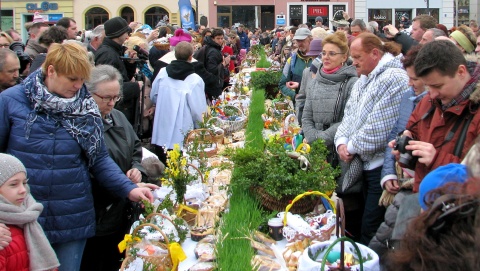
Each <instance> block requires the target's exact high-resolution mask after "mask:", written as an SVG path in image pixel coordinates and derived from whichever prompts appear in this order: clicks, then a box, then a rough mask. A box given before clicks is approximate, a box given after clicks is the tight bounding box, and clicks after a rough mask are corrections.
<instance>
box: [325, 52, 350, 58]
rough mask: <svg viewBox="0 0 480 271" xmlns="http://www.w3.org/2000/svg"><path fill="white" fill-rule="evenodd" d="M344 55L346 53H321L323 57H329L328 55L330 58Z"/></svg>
mask: <svg viewBox="0 0 480 271" xmlns="http://www.w3.org/2000/svg"><path fill="white" fill-rule="evenodd" d="M344 54H345V53H335V52H325V51H323V52H321V55H322V56H327V55H328V56H329V57H334V56H336V55H344Z"/></svg>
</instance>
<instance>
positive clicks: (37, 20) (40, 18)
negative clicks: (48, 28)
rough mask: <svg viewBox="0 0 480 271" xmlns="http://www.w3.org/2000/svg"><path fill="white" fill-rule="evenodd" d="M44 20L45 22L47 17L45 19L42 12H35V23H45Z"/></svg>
mask: <svg viewBox="0 0 480 271" xmlns="http://www.w3.org/2000/svg"><path fill="white" fill-rule="evenodd" d="M44 22H45V19H43V16H42V15H40V13H38V11H36V12H35V13H34V14H33V23H34V24H36V23H44Z"/></svg>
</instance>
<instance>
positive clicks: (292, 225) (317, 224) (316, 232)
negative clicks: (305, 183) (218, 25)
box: [278, 191, 336, 242]
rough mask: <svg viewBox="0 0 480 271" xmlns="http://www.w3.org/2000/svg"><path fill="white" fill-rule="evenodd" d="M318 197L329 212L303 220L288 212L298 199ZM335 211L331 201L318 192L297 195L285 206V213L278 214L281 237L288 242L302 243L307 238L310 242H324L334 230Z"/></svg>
mask: <svg viewBox="0 0 480 271" xmlns="http://www.w3.org/2000/svg"><path fill="white" fill-rule="evenodd" d="M311 195H315V196H320V197H321V198H322V202H323V204H324V206H326V207H327V208H329V209H330V210H328V211H326V212H324V213H320V214H315V215H313V216H307V217H305V218H303V217H301V216H300V215H294V214H292V213H290V212H289V210H290V208H291V207H292V206H293V205H294V204H295V203H296V202H297V201H299V200H300V199H302V198H303V197H306V196H311ZM335 212H336V209H335V206H334V204H333V201H332V200H331V199H330V197H328V196H327V195H326V194H324V193H321V192H319V191H309V192H305V193H303V194H300V195H298V196H297V197H295V199H293V201H292V202H291V203H290V204H288V205H287V207H286V208H285V212H280V213H278V216H279V217H280V218H283V224H284V228H283V236H284V237H285V238H286V239H287V241H288V242H294V241H299V240H300V241H302V240H303V239H306V238H308V239H309V240H311V241H326V240H329V239H330V236H331V234H332V232H333V230H334V229H335V225H336V224H335V223H336V215H335Z"/></svg>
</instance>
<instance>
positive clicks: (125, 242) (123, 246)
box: [118, 234, 140, 253]
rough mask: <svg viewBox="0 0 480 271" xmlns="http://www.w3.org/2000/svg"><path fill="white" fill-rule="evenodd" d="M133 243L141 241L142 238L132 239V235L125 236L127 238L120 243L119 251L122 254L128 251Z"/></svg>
mask: <svg viewBox="0 0 480 271" xmlns="http://www.w3.org/2000/svg"><path fill="white" fill-rule="evenodd" d="M133 241H140V238H139V237H135V238H132V235H131V234H125V236H124V237H123V240H122V241H121V242H120V243H118V251H120V253H123V252H124V251H125V249H127V245H128V243H131V242H133Z"/></svg>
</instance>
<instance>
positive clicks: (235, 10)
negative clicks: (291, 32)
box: [208, 0, 355, 30]
mask: <svg viewBox="0 0 480 271" xmlns="http://www.w3.org/2000/svg"><path fill="white" fill-rule="evenodd" d="M353 3H354V1H353V0H332V1H302V0H300V1H287V0H262V1H258V0H214V1H209V3H208V5H209V7H208V10H209V25H210V26H221V27H230V26H232V25H238V24H243V25H245V26H246V27H248V28H251V29H252V28H261V29H263V30H266V29H273V28H274V27H276V26H277V25H279V26H283V25H298V24H301V23H305V22H310V23H312V24H315V18H316V17H317V16H321V17H322V18H323V20H324V24H325V25H329V24H330V19H332V18H333V15H334V13H335V12H337V11H339V10H343V11H346V12H347V13H349V14H354V12H355V11H354V9H353V7H354V4H353Z"/></svg>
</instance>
